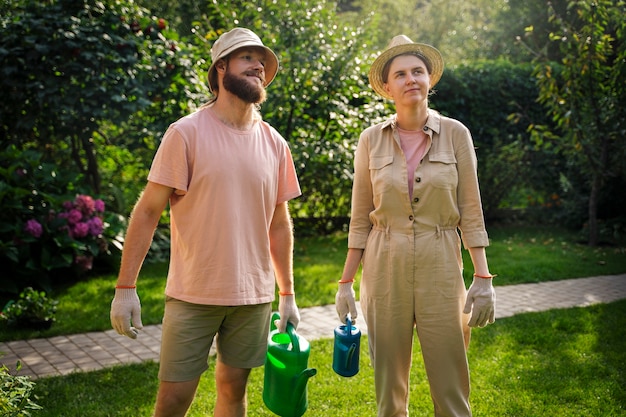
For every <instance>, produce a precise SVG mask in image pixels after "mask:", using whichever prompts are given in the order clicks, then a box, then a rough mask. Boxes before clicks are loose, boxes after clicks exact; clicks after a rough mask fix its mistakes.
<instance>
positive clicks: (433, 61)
mask: <svg viewBox="0 0 626 417" xmlns="http://www.w3.org/2000/svg"><path fill="white" fill-rule="evenodd" d="M406 53H414V54H417V55H418V56H421V57H422V58H423V59H424V60H426V61H427V62H426V64H427V65H428V66H430V88H433V87H434V86H435V84H437V83H438V82H439V80H440V79H441V75H442V74H443V58H442V57H441V53H440V52H439V51H438V50H437V49H436V48H434V47H432V46H430V45H426V44H424V43H407V44H403V45H397V46H394V47H392V48H389V49H387V50H385V51H383V52H382V53H381V54H380V55H379V56H378V57H377V58H376V59H375V60H374V63H373V64H372V67H371V68H370V71H369V74H368V77H369V82H370V85H371V86H372V89H373V90H374V91H375V92H377V93H378V94H379V95H381V96H383V97H385V98H387V99H389V100H393V98H392V97H391V96H390V95H389V93H387V91H385V85H384V84H385V81H384V80H383V69H384V68H385V65H386V64H387V62H389V61H390V60H392V59H393V58H395V57H397V56H399V55H404V54H406Z"/></svg>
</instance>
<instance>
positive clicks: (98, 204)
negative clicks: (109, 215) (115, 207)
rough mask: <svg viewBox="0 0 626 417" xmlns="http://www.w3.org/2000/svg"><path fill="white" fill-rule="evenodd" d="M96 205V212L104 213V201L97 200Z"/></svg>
mask: <svg viewBox="0 0 626 417" xmlns="http://www.w3.org/2000/svg"><path fill="white" fill-rule="evenodd" d="M94 205H95V208H96V211H97V212H99V213H104V201H102V200H100V199H97V200H96V201H95V202H94Z"/></svg>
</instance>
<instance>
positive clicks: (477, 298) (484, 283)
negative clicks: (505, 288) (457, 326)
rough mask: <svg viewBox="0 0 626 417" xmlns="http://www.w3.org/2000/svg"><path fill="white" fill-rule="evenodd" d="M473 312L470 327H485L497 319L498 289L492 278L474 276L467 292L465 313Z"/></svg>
mask: <svg viewBox="0 0 626 417" xmlns="http://www.w3.org/2000/svg"><path fill="white" fill-rule="evenodd" d="M470 312H471V313H472V317H471V318H470V321H469V323H468V325H469V326H470V327H485V326H486V325H487V324H489V323H493V322H494V321H495V313H496V291H495V290H494V288H493V285H492V283H491V278H479V277H474V281H473V282H472V285H470V288H469V291H468V292H467V299H466V301H465V309H464V310H463V313H465V314H468V313H470Z"/></svg>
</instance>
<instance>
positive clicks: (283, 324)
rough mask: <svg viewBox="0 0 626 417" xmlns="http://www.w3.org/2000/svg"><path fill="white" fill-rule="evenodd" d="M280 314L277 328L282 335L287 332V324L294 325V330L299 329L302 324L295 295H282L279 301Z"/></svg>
mask: <svg viewBox="0 0 626 417" xmlns="http://www.w3.org/2000/svg"><path fill="white" fill-rule="evenodd" d="M278 314H280V320H277V323H276V322H275V323H274V324H275V325H276V328H277V329H278V331H279V332H280V333H285V332H286V331H287V322H289V323H291V324H292V325H293V328H294V329H297V328H298V324H299V323H300V312H299V311H298V306H297V305H296V296H295V295H293V294H290V295H281V296H280V298H279V299H278Z"/></svg>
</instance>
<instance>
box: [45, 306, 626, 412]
mask: <svg viewBox="0 0 626 417" xmlns="http://www.w3.org/2000/svg"><path fill="white" fill-rule="evenodd" d="M332 349H333V342H332V339H322V340H314V341H311V351H310V352H311V353H310V358H309V363H308V366H309V367H311V368H316V369H317V370H318V374H317V375H315V376H314V377H313V378H311V379H310V380H309V382H308V402H309V407H308V411H307V412H306V413H305V416H314V417H370V416H373V415H375V414H374V413H375V409H376V407H375V399H374V388H373V387H374V380H373V372H372V369H371V367H370V366H369V357H368V353H367V337H366V336H363V337H362V340H361V358H360V364H359V365H360V371H359V373H358V374H357V375H356V376H354V377H352V378H344V377H340V376H338V375H337V374H335V373H334V371H333V370H332V357H333V353H332ZM469 363H470V369H471V372H472V394H471V403H472V407H473V410H474V414H475V415H477V416H510V417H535V416H558V417H606V416H619V415H624V413H626V393H625V392H624V389H623V387H624V386H625V385H626V300H623V301H619V302H616V303H611V304H604V305H595V306H591V307H587V308H572V309H566V310H550V311H546V312H542V313H528V314H520V315H517V316H514V317H510V318H506V319H500V320H498V321H496V323H495V324H493V325H490V326H487V327H485V328H482V329H476V330H474V331H473V335H472V342H471V345H470V350H469ZM213 370H214V366H213V364H211V367H210V369H209V371H208V372H207V373H205V374H204V375H203V377H202V378H201V383H200V387H199V389H198V393H197V396H196V400H195V401H194V403H193V405H192V408H191V410H190V414H189V416H190V417H201V416H207V415H211V412H212V411H211V410H212V408H213V405H214V403H215V384H214V380H213ZM156 373H157V365H156V364H154V363H145V364H142V365H130V366H118V367H115V368H111V369H106V370H102V371H97V372H90V373H79V374H74V375H70V376H66V377H54V378H44V379H41V380H39V381H38V382H37V386H36V394H37V395H38V397H39V398H40V404H41V405H43V406H44V411H43V412H42V413H39V414H38V416H41V417H52V416H55V417H56V416H61V415H62V416H64V417H84V416H90V417H104V416H112V415H115V416H118V417H142V416H146V417H147V416H149V415H150V413H151V410H152V405H153V401H154V398H155V395H156V378H157V377H156ZM262 394H263V368H257V369H255V370H253V372H252V375H251V379H250V385H249V404H250V409H249V413H248V415H250V416H255V417H257V416H258V417H265V416H268V417H269V416H273V414H272V413H270V412H269V410H267V408H266V407H265V405H264V404H263V398H262ZM410 412H411V415H415V416H423V415H432V413H433V411H432V404H431V400H430V394H429V388H428V383H427V380H426V377H425V373H424V369H423V362H422V358H421V352H420V349H419V347H418V345H417V344H416V345H415V349H414V353H413V367H412V369H411V392H410Z"/></svg>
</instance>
